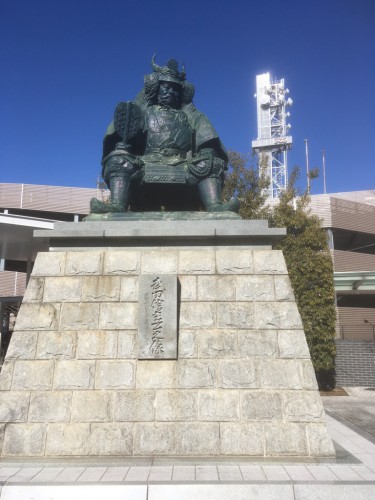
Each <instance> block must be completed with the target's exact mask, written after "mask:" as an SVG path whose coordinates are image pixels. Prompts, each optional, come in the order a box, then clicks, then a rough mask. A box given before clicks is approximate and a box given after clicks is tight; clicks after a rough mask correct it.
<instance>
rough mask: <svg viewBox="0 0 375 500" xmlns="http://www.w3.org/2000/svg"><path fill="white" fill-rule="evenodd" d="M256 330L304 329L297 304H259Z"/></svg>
mask: <svg viewBox="0 0 375 500" xmlns="http://www.w3.org/2000/svg"><path fill="white" fill-rule="evenodd" d="M255 312H256V328H259V329H260V330H263V329H268V328H270V329H278V330H281V329H285V330H287V329H294V328H295V329H302V328H303V326H302V321H301V316H300V314H299V312H298V308H297V304H296V303H295V302H271V303H269V302H257V303H256V304H255Z"/></svg>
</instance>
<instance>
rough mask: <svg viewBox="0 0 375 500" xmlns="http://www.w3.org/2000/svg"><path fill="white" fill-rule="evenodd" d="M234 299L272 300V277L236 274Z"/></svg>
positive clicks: (273, 292) (273, 296) (273, 295)
mask: <svg viewBox="0 0 375 500" xmlns="http://www.w3.org/2000/svg"><path fill="white" fill-rule="evenodd" d="M236 299H237V300H238V301H253V300H254V301H263V302H269V301H271V300H272V301H274V300H275V291H274V284H273V277H272V276H256V275H250V276H236Z"/></svg>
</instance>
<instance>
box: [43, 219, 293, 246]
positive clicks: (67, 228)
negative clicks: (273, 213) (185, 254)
mask: <svg viewBox="0 0 375 500" xmlns="http://www.w3.org/2000/svg"><path fill="white" fill-rule="evenodd" d="M285 234H286V230H285V229H284V228H269V227H268V221H266V220H214V219H213V220H159V221H155V220H147V221H142V220H129V221H95V222H84V223H77V222H58V223H56V224H55V226H54V229H52V230H36V231H34V238H38V239H40V238H43V239H45V240H46V241H48V242H49V244H50V245H53V246H56V245H58V246H60V247H63V246H71V245H82V244H84V243H85V244H88V245H89V246H94V245H97V246H102V245H105V246H108V245H111V244H114V245H115V246H116V245H118V243H119V241H122V242H124V241H126V240H132V241H133V242H134V241H137V240H142V241H145V240H152V241H153V242H157V241H162V240H166V239H167V240H170V241H172V240H173V241H176V242H177V241H178V243H179V244H183V243H184V242H185V244H186V243H189V244H190V243H191V241H192V240H198V241H199V242H200V244H203V243H207V244H225V243H228V241H230V242H231V243H237V244H257V245H272V244H274V243H276V242H277V241H279V240H280V239H281V238H283V236H285Z"/></svg>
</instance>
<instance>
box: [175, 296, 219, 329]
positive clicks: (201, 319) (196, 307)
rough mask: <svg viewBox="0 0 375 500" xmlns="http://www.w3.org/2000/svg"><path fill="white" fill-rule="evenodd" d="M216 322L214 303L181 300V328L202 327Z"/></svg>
mask: <svg viewBox="0 0 375 500" xmlns="http://www.w3.org/2000/svg"><path fill="white" fill-rule="evenodd" d="M215 323H216V307H215V304H212V303H209V302H206V303H204V302H200V303H199V302H183V303H182V304H181V309H180V327H181V328H200V329H202V328H204V327H211V326H214V325H215Z"/></svg>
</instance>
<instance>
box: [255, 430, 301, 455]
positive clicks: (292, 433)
mask: <svg viewBox="0 0 375 500" xmlns="http://www.w3.org/2000/svg"><path fill="white" fill-rule="evenodd" d="M264 432H265V442H266V456H288V455H289V456H307V455H308V448H307V442H306V429H305V425H303V424H293V423H276V422H272V423H265V424H264Z"/></svg>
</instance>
